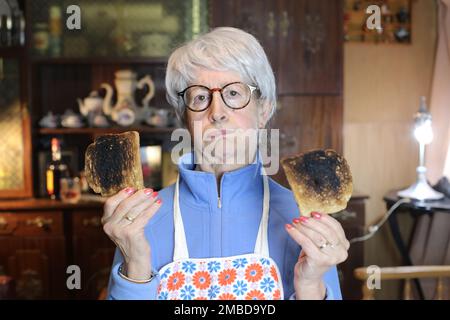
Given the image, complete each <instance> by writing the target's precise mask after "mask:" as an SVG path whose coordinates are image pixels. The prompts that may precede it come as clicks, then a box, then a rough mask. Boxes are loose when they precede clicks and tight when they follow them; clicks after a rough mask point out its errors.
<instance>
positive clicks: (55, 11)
mask: <svg viewBox="0 0 450 320" xmlns="http://www.w3.org/2000/svg"><path fill="white" fill-rule="evenodd" d="M49 17H50V18H49V23H48V25H49V35H50V38H49V52H50V56H52V57H59V56H60V55H61V34H62V20H61V8H60V7H58V6H51V7H50V12H49Z"/></svg>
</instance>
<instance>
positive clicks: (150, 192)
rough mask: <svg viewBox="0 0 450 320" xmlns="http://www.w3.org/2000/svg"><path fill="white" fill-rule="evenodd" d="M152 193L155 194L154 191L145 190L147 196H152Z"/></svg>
mask: <svg viewBox="0 0 450 320" xmlns="http://www.w3.org/2000/svg"><path fill="white" fill-rule="evenodd" d="M152 192H153V189H145V190H144V193H145V194H146V195H147V196H149V195H151V194H152Z"/></svg>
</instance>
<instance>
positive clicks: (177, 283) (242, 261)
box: [157, 175, 284, 300]
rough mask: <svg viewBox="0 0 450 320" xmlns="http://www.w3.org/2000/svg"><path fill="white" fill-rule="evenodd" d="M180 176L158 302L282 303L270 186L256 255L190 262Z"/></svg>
mask: <svg viewBox="0 0 450 320" xmlns="http://www.w3.org/2000/svg"><path fill="white" fill-rule="evenodd" d="M179 180H180V177H179V176H178V178H177V182H176V185H175V194H174V205H173V212H174V226H175V241H174V245H175V248H174V255H173V262H171V263H169V264H167V265H165V266H164V267H162V268H161V269H160V271H159V274H160V283H159V286H158V291H157V299H158V300H178V299H180V300H192V299H195V300H201V299H203V300H235V299H236V300H279V299H283V297H284V295H283V283H282V279H281V276H280V272H279V270H278V267H277V265H276V263H275V261H273V259H272V258H270V256H269V243H268V235H267V229H268V221H269V199H270V194H269V192H270V191H269V182H268V178H267V176H266V175H263V181H264V200H263V201H264V202H263V213H262V218H261V222H260V225H259V230H258V236H257V239H256V244H255V249H254V252H253V253H249V254H243V255H237V256H231V257H219V258H197V259H194V258H189V252H188V248H187V242H186V235H185V232H184V226H183V221H182V217H181V212H180V205H179Z"/></svg>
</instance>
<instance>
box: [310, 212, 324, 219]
mask: <svg viewBox="0 0 450 320" xmlns="http://www.w3.org/2000/svg"><path fill="white" fill-rule="evenodd" d="M311 215H312V216H313V217H314V218H316V219H320V218H321V217H322V215H321V214H320V213H318V212H313V213H311Z"/></svg>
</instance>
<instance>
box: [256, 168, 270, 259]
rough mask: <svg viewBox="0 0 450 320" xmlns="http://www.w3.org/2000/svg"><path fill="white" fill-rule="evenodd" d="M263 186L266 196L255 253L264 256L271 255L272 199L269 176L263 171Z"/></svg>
mask: <svg viewBox="0 0 450 320" xmlns="http://www.w3.org/2000/svg"><path fill="white" fill-rule="evenodd" d="M263 187H264V198H263V212H262V216H261V222H260V224H259V229H258V236H257V237H256V243H255V254H260V255H263V256H267V257H268V256H269V239H268V229H269V228H268V227H269V200H270V189H269V178H267V175H266V174H265V172H263Z"/></svg>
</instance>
